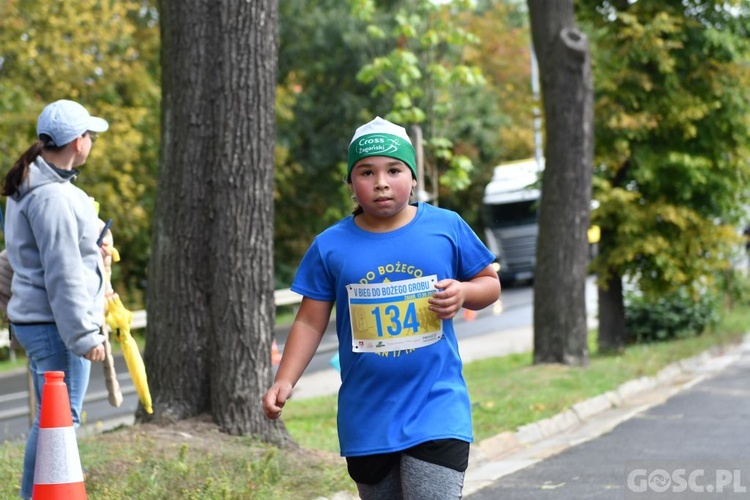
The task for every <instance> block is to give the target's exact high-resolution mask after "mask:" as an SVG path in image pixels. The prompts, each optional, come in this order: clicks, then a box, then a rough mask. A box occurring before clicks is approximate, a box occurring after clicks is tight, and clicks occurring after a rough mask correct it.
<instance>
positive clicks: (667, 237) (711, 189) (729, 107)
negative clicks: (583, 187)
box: [579, 0, 750, 350]
mask: <svg viewBox="0 0 750 500" xmlns="http://www.w3.org/2000/svg"><path fill="white" fill-rule="evenodd" d="M579 9H580V13H579V15H580V16H581V18H582V19H584V20H585V21H586V22H587V24H588V25H589V26H591V31H592V34H593V40H594V43H595V46H596V49H597V50H596V54H597V56H596V58H595V64H594V68H595V74H596V95H597V101H596V112H597V116H599V117H601V119H600V120H598V121H597V126H596V137H597V139H596V143H597V148H596V159H597V161H596V164H597V176H596V179H595V180H596V183H595V188H596V197H597V199H598V200H599V201H600V203H601V206H600V208H598V209H597V210H596V212H595V219H596V220H595V222H597V223H598V224H599V225H600V226H601V227H602V240H601V244H600V253H599V257H598V259H597V262H596V270H597V274H598V277H599V347H600V349H602V350H618V349H620V348H622V347H623V346H624V345H625V344H626V343H627V342H628V341H629V340H630V339H629V335H628V332H627V328H626V320H625V318H626V304H625V300H624V294H623V280H624V279H628V280H629V282H630V283H631V284H632V285H633V286H634V287H636V288H637V289H638V290H640V292H641V293H643V294H644V295H645V296H646V298H647V299H649V300H656V299H657V298H658V297H660V296H663V295H664V294H670V293H674V292H675V291H676V290H678V289H683V290H687V291H689V292H690V294H691V295H692V296H693V297H695V298H696V300H697V298H698V297H699V296H700V295H701V294H704V293H705V292H706V290H707V289H709V288H710V287H711V286H712V285H713V284H715V283H716V280H715V278H716V276H720V275H721V274H722V272H723V270H725V269H726V268H727V266H728V264H729V261H730V256H731V254H732V249H733V248H737V247H738V241H737V233H738V230H741V226H739V221H740V219H741V218H742V217H743V216H746V210H747V186H748V179H749V178H750V171H749V170H748V153H749V151H748V146H750V122H749V121H748V118H747V116H748V114H747V111H748V109H749V108H750V66H748V57H749V55H750V42H749V36H748V35H749V34H750V8H749V7H748V4H747V2H745V1H738V0H734V1H725V0H691V1H685V2H668V1H651V2H629V1H626V0H620V1H602V0H582V1H581V2H579Z"/></svg>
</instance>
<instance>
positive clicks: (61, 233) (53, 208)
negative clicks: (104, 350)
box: [5, 156, 105, 356]
mask: <svg viewBox="0 0 750 500" xmlns="http://www.w3.org/2000/svg"><path fill="white" fill-rule="evenodd" d="M98 232H99V218H98V216H97V214H96V209H95V207H94V203H93V201H92V199H91V198H90V197H89V196H88V195H87V194H86V193H84V192H83V191H82V190H81V189H79V188H78V187H76V186H74V185H73V184H72V183H71V182H70V179H65V178H63V177H61V176H60V175H59V174H58V173H57V172H55V170H54V169H53V168H52V167H50V166H49V165H48V164H47V163H46V162H45V161H44V159H42V157H41V156H39V157H38V158H37V159H36V160H35V161H34V162H33V163H32V164H31V165H29V174H28V178H27V180H26V182H24V183H23V184H22V186H21V188H20V189H19V192H17V193H16V194H15V195H13V196H11V197H8V202H7V207H6V221H5V244H6V247H7V250H8V260H9V261H10V265H11V267H12V268H13V271H14V274H13V282H12V294H11V299H10V302H9V303H8V318H9V319H10V321H11V322H13V323H55V324H57V329H58V330H59V332H60V336H61V337H62V339H63V342H65V345H66V346H67V347H68V349H70V350H71V351H72V352H73V353H74V354H76V355H78V356H83V355H84V354H86V353H87V352H88V351H89V350H91V349H92V348H93V347H96V346H97V345H99V344H101V343H102V342H104V336H103V335H101V334H100V328H101V327H102V324H103V321H104V286H105V281H104V276H105V274H104V263H103V262H102V256H101V252H100V250H99V247H97V245H96V240H97V239H98V237H99V234H98Z"/></svg>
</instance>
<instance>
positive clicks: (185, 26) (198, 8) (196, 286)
mask: <svg viewBox="0 0 750 500" xmlns="http://www.w3.org/2000/svg"><path fill="white" fill-rule="evenodd" d="M159 13H160V20H161V33H162V57H161V61H162V149H161V158H160V169H159V184H158V196H157V203H156V209H155V214H154V232H153V250H152V258H151V266H150V280H149V288H148V296H147V299H148V304H147V305H148V328H147V341H148V342H147V348H146V367H147V371H148V374H149V382H150V387H151V393H152V396H153V401H154V416H155V418H157V419H184V418H187V417H192V416H195V415H198V414H202V413H209V414H210V415H211V416H212V417H213V419H214V421H215V422H216V423H217V424H219V426H220V427H221V428H222V429H223V430H225V431H227V432H229V433H231V434H248V433H252V434H255V435H258V436H261V437H262V438H263V439H265V440H267V441H271V442H276V443H280V442H283V441H285V439H286V438H287V436H286V432H285V431H284V429H283V427H282V426H281V424H278V423H276V422H271V421H269V420H267V419H266V418H265V417H264V416H263V412H262V410H261V407H260V398H261V395H262V394H263V392H265V390H266V389H267V387H268V386H269V385H270V383H271V375H272V371H271V359H270V353H271V342H272V332H273V324H274V299H273V290H274V287H273V259H272V255H273V254H272V252H273V161H274V156H273V151H274V136H275V125H274V99H275V87H276V73H277V39H278V26H277V7H276V2H275V1H274V0H258V1H254V2H245V1H239V0H222V1H219V2H217V1H214V0H210V1H209V0H190V1H186V2H183V1H170V0H163V1H162V2H160V10H159Z"/></svg>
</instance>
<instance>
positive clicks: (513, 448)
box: [464, 335, 750, 496]
mask: <svg viewBox="0 0 750 500" xmlns="http://www.w3.org/2000/svg"><path fill="white" fill-rule="evenodd" d="M743 350H750V335H748V336H746V337H745V339H744V341H743V343H742V344H741V345H739V346H735V347H730V348H717V347H713V348H711V349H709V350H708V351H705V352H703V353H701V354H699V355H697V356H694V357H692V358H688V359H684V360H680V361H677V362H675V363H672V364H670V365H668V366H666V367H665V368H663V369H661V370H660V371H659V372H658V373H657V374H656V375H655V376H653V377H640V378H638V379H634V380H629V381H627V382H624V383H623V384H621V385H620V386H619V387H618V388H617V389H615V390H613V391H609V392H606V393H604V394H600V395H598V396H595V397H592V398H590V399H587V400H585V401H581V402H579V403H576V404H574V405H573V406H572V407H571V408H570V409H569V410H565V411H563V412H561V413H559V414H557V415H555V416H553V417H550V418H546V419H543V420H540V421H538V422H533V423H530V424H527V425H523V426H521V427H519V428H518V429H516V430H515V431H506V432H503V433H501V434H498V435H496V436H493V437H490V438H487V439H484V440H482V441H480V442H478V443H475V444H474V445H473V446H472V448H471V455H470V457H469V469H468V470H467V471H466V480H465V485H464V495H465V496H466V495H469V494H471V493H473V492H475V491H477V490H479V489H481V488H483V487H485V486H488V485H489V484H491V483H492V482H494V481H496V480H497V479H499V478H500V477H502V476H504V475H507V474H510V473H512V472H515V471H517V470H520V469H522V468H524V467H527V466H529V465H531V464H533V463H535V462H536V461H539V460H540V459H541V458H539V459H535V458H531V457H529V456H525V454H524V453H522V452H523V451H524V450H528V449H530V448H532V447H534V446H537V445H539V444H540V443H542V442H543V441H545V440H553V438H556V437H558V436H560V435H562V434H565V433H571V432H572V431H574V430H576V429H581V428H582V427H584V426H585V425H587V424H590V423H591V422H592V421H594V420H596V419H597V418H599V417H601V416H603V415H604V414H606V413H607V412H611V411H612V410H618V409H619V410H623V411H621V412H620V413H619V414H618V415H616V416H614V417H613V418H609V419H607V422H606V424H605V425H603V426H600V428H599V429H597V430H594V431H593V432H591V431H590V430H589V431H587V432H585V433H584V434H585V436H584V437H581V438H573V439H571V440H570V442H569V443H564V442H562V441H561V440H558V441H557V442H555V443H553V444H552V446H551V447H548V449H547V450H546V451H545V452H542V453H541V455H543V457H542V458H546V457H548V456H551V455H554V454H556V453H559V452H561V451H563V450H564V449H566V448H568V447H569V446H570V445H573V444H579V443H581V442H584V441H586V440H588V439H592V438H594V437H597V436H599V435H601V434H603V433H604V432H607V431H608V430H610V429H612V428H613V427H614V426H615V425H617V424H619V423H620V422H622V421H624V420H626V419H627V418H630V417H632V416H633V414H635V413H637V412H640V411H643V410H644V409H646V408H647V407H648V406H653V405H655V404H659V403H660V402H662V401H664V400H666V399H667V398H668V397H671V396H672V395H674V394H676V393H677V392H679V391H681V390H682V389H685V388H688V387H690V386H692V385H694V384H696V383H698V382H699V381H701V380H702V379H704V378H706V377H707V376H709V375H712V374H715V373H718V372H719V371H721V370H722V369H724V368H726V366H728V365H729V364H730V363H732V362H733V361H736V360H737V359H738V358H739V355H740V353H741V352H742V351H743ZM657 390H661V393H662V395H661V396H660V397H659V398H655V400H654V401H651V402H650V403H648V404H646V405H643V404H640V405H636V406H637V407H636V408H635V409H633V410H632V411H624V410H625V409H626V408H625V407H626V406H628V405H632V403H633V402H634V401H635V400H637V399H639V398H642V397H643V396H644V395H645V394H648V393H651V392H655V391H657Z"/></svg>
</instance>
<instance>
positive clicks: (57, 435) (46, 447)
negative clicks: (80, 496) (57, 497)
mask: <svg viewBox="0 0 750 500" xmlns="http://www.w3.org/2000/svg"><path fill="white" fill-rule="evenodd" d="M82 482H83V471H82V470H81V458H80V457H79V455H78V445H77V444H76V431H75V429H74V428H73V427H58V428H51V429H44V428H42V429H39V441H38V444H37V452H36V465H35V467H34V484H64V483H82Z"/></svg>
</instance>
